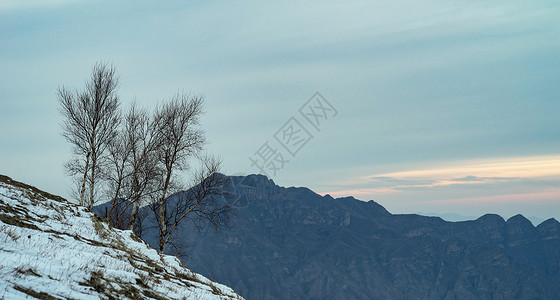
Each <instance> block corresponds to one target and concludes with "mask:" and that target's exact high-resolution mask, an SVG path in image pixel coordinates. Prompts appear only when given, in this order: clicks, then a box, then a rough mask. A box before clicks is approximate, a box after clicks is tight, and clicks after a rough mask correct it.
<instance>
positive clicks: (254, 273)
mask: <svg viewBox="0 0 560 300" xmlns="http://www.w3.org/2000/svg"><path fill="white" fill-rule="evenodd" d="M223 192H224V199H223V200H224V203H225V202H227V203H229V204H230V205H232V206H234V207H236V212H237V217H236V218H234V222H233V226H232V228H231V229H229V230H225V231H223V232H221V233H220V234H216V233H215V232H214V231H213V230H212V229H211V228H208V229H206V230H203V231H201V232H197V231H195V230H193V228H192V226H190V225H189V224H188V223H185V224H183V226H182V228H181V229H180V231H179V232H178V234H177V236H176V237H178V238H177V239H176V240H175V245H178V246H179V248H180V251H179V252H177V251H174V250H173V249H170V252H171V254H178V256H179V257H180V259H181V260H182V261H183V262H184V263H185V264H186V265H187V266H188V267H189V268H191V269H193V270H194V271H196V272H198V273H201V274H203V275H205V276H208V277H210V278H212V279H213V280H216V281H219V282H222V283H224V284H226V285H228V286H231V287H232V288H234V289H235V290H236V291H237V292H238V293H240V294H241V295H243V296H244V297H246V298H247V299H560V272H559V271H560V223H558V221H556V220H554V219H549V220H546V221H545V222H543V223H541V224H540V225H538V226H537V227H534V226H533V224H532V223H531V222H530V221H529V220H527V219H526V218H525V217H523V216H522V215H516V216H514V217H512V218H510V219H509V220H507V221H505V220H504V219H503V218H502V217H500V216H498V215H491V214H488V215H485V216H482V217H480V218H478V219H476V220H473V221H465V222H447V221H444V220H442V219H441V218H439V217H425V216H420V215H414V214H412V215H397V214H391V213H389V212H388V211H387V210H386V209H385V208H383V207H382V206H381V205H379V204H377V203H376V202H374V201H369V202H364V201H360V200H356V199H354V198H352V197H348V198H338V199H334V198H332V197H330V196H328V195H327V196H320V195H317V194H316V193H314V192H312V191H311V190H309V189H307V188H294V187H291V188H284V187H279V186H277V185H275V184H274V182H273V181H272V180H270V179H268V178H266V177H265V176H262V175H249V176H245V177H241V176H237V177H229V180H228V181H227V184H226V185H225V186H224V188H223ZM146 222H147V223H146V227H150V226H149V224H150V223H151V222H153V219H151V218H146ZM152 224H153V223H152ZM145 232H146V233H145V234H144V236H143V238H144V239H145V240H146V241H147V242H148V243H149V244H151V245H152V246H157V238H155V237H156V235H155V234H156V232H155V231H154V230H152V229H149V228H148V229H146V230H145ZM181 252H182V253H181Z"/></svg>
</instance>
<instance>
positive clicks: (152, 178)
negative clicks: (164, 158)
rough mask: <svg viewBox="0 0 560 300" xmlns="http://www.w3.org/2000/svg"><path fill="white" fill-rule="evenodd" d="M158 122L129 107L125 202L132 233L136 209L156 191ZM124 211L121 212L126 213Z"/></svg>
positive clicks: (159, 170) (154, 118)
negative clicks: (128, 148)
mask: <svg viewBox="0 0 560 300" xmlns="http://www.w3.org/2000/svg"><path fill="white" fill-rule="evenodd" d="M157 124H158V121H157V118H156V117H155V116H154V117H152V118H150V116H149V115H148V112H147V111H146V110H142V109H138V108H137V107H136V105H135V104H133V105H132V107H131V109H130V111H129V112H128V114H127V116H126V120H125V129H124V130H125V132H126V138H127V140H128V141H127V142H128V143H129V145H130V159H129V164H130V180H129V183H128V191H127V193H126V198H125V199H127V201H128V204H127V207H126V208H127V209H128V207H129V206H131V205H132V210H131V212H130V223H129V229H134V226H135V224H136V222H137V220H136V216H137V213H138V209H139V207H140V205H141V203H142V201H143V200H144V199H148V198H153V197H154V195H155V194H156V193H157V191H159V181H160V178H161V177H162V172H163V171H162V169H161V167H160V165H159V164H158V155H159V154H158V151H159V148H160V143H161V142H160V141H161V140H160V138H159V137H160V135H159V127H158V126H157ZM127 209H125V210H124V212H126V211H127Z"/></svg>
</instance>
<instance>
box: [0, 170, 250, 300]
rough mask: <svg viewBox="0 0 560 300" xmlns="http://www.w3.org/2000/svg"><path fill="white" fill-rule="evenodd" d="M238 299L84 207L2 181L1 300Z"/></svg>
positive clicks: (176, 260)
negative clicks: (29, 297)
mask: <svg viewBox="0 0 560 300" xmlns="http://www.w3.org/2000/svg"><path fill="white" fill-rule="evenodd" d="M26 296H31V297H33V298H39V299H100V298H101V299H126V298H128V299H242V298H241V297H240V296H239V295H237V294H236V293H235V292H234V291H233V290H232V289H231V288H228V287H226V286H224V285H221V284H217V283H214V282H212V281H210V280H208V279H207V278H205V277H203V276H201V275H199V274H196V273H194V272H192V271H191V270H189V269H187V268H185V267H184V266H183V265H182V264H181V262H180V261H179V260H178V259H177V258H175V257H172V256H168V255H159V254H158V253H157V251H155V250H153V249H151V248H149V246H148V245H147V244H146V243H144V242H143V241H141V240H139V239H138V238H135V237H134V236H133V235H132V234H131V232H130V231H122V230H116V229H110V228H109V227H108V226H107V224H105V223H103V222H101V221H100V220H99V219H98V218H97V217H96V216H95V215H94V214H92V213H91V212H88V211H87V210H86V209H85V208H84V207H79V206H76V205H74V204H71V203H69V202H68V201H66V200H64V199H63V198H61V197H58V196H54V195H51V194H49V193H46V192H43V191H40V190H38V189H36V188H34V187H31V186H28V185H26V184H23V183H20V182H16V181H14V180H12V179H10V178H9V177H6V176H2V175H0V298H1V299H21V298H24V297H26Z"/></svg>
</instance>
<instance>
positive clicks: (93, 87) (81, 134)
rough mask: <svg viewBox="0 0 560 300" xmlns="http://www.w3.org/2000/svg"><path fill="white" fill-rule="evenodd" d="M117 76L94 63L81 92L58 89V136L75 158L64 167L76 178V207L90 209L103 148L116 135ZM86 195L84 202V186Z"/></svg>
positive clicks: (110, 68) (107, 68)
mask: <svg viewBox="0 0 560 300" xmlns="http://www.w3.org/2000/svg"><path fill="white" fill-rule="evenodd" d="M118 82H119V80H118V76H117V74H116V70H115V68H114V67H113V66H112V65H108V64H106V63H103V62H98V63H96V64H95V65H94V67H93V69H92V72H91V77H90V79H89V81H87V82H86V85H85V89H84V90H83V91H81V92H80V91H78V90H74V91H70V90H68V89H67V88H65V87H60V88H59V89H58V100H59V103H60V108H59V110H60V112H61V114H62V115H63V116H64V118H65V120H64V122H63V124H62V130H63V132H62V135H63V136H64V137H65V138H66V139H67V140H68V141H69V142H70V143H71V144H72V145H73V148H74V154H75V157H74V159H73V162H71V163H68V164H67V165H66V167H67V171H68V173H69V174H70V175H74V176H80V178H81V188H80V193H79V194H80V196H79V197H80V199H79V200H80V205H87V206H88V207H89V208H90V209H91V208H92V207H93V203H94V201H95V187H96V183H97V182H96V179H97V178H98V177H99V174H98V171H99V170H98V169H99V166H100V164H101V160H102V159H103V158H104V156H103V155H104V154H105V152H106V149H107V146H108V145H109V144H110V143H111V140H112V139H114V137H115V135H116V130H117V128H118V126H119V122H120V118H121V117H120V112H119V98H118V96H117V88H118ZM88 178H89V184H90V195H89V199H88V201H87V203H86V201H85V190H86V183H87V182H88Z"/></svg>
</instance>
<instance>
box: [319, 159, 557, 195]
mask: <svg viewBox="0 0 560 300" xmlns="http://www.w3.org/2000/svg"><path fill="white" fill-rule="evenodd" d="M387 179H390V180H387ZM521 180H535V181H541V182H542V181H544V180H546V181H547V182H554V181H557V184H550V183H549V184H548V186H539V185H535V186H534V188H533V187H531V188H530V190H525V191H523V192H520V193H518V194H516V193H512V191H508V190H504V191H503V192H502V194H501V195H498V196H496V195H494V194H495V192H496V191H494V194H493V195H484V194H481V195H479V196H477V197H474V198H473V197H469V198H468V199H470V200H468V201H471V202H472V201H479V200H480V201H482V199H484V201H493V202H496V201H499V202H504V203H506V202H508V200H507V199H510V200H509V201H520V200H519V199H522V198H524V199H532V201H558V200H560V155H555V156H532V157H512V158H493V159H479V160H470V161H454V162H446V163H442V164H439V165H438V166H431V167H428V168H419V169H414V170H404V171H397V172H390V173H380V174H374V175H366V176H360V177H356V178H353V179H349V180H345V181H343V182H339V183H338V186H339V187H341V188H339V189H336V190H331V191H328V192H324V193H321V194H330V195H331V196H335V197H342V196H355V197H357V198H361V197H362V198H363V197H367V198H370V199H371V198H373V197H376V196H383V195H387V196H388V195H391V194H395V193H418V192H419V191H422V192H424V191H432V192H437V188H438V187H445V186H454V185H457V186H460V185H471V186H476V185H481V186H482V185H488V184H495V183H508V182H511V183H515V182H519V181H521ZM384 183H385V185H384ZM368 185H372V186H373V185H375V187H368ZM407 189H414V190H413V191H410V190H407ZM543 190H547V192H544V191H543ZM458 192H459V191H458ZM483 192H484V190H481V193H483ZM531 195H532V196H531ZM452 198H453V199H467V198H462V195H457V197H452ZM475 198H476V199H475ZM450 201H453V200H452V199H450Z"/></svg>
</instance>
